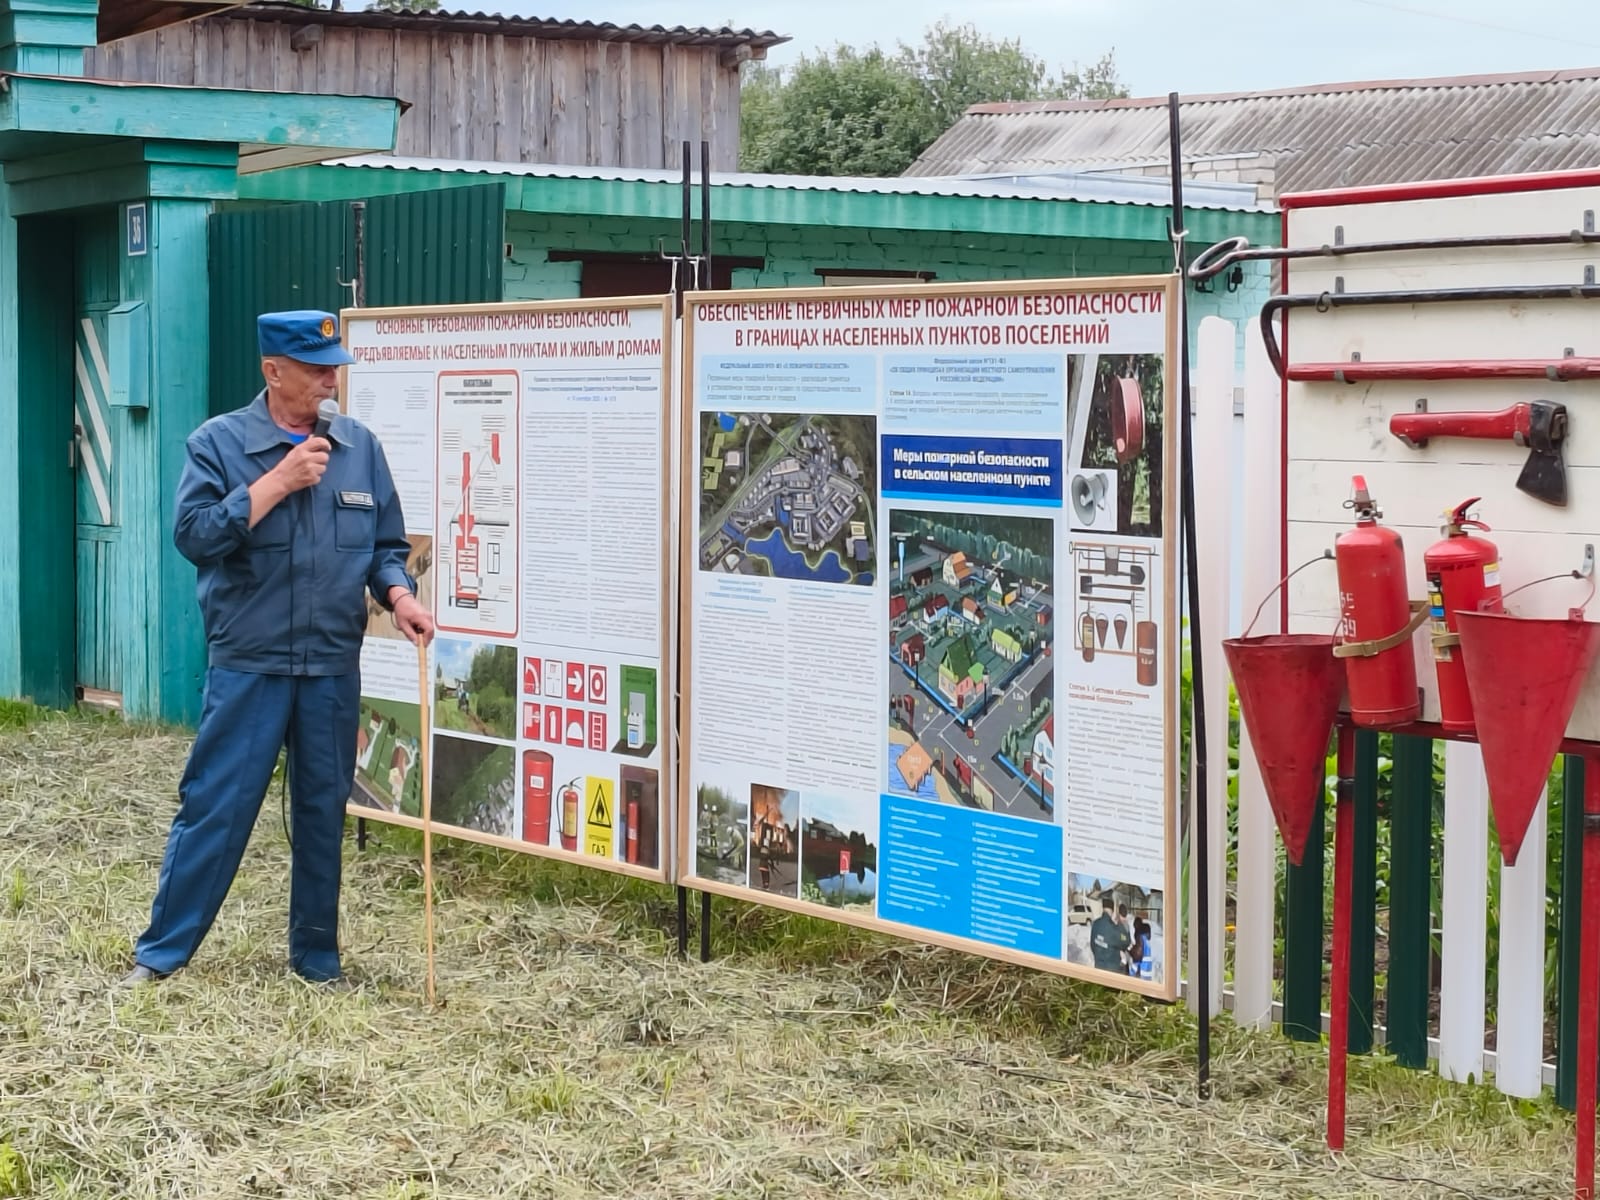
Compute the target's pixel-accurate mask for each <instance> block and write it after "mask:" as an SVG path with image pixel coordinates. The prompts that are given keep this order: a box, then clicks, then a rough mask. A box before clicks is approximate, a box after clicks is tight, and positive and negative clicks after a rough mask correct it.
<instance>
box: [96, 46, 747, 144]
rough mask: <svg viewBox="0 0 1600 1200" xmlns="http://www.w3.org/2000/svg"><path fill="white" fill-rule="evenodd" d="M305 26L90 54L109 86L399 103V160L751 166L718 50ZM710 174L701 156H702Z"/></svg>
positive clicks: (731, 81) (732, 77)
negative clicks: (305, 32)
mask: <svg viewBox="0 0 1600 1200" xmlns="http://www.w3.org/2000/svg"><path fill="white" fill-rule="evenodd" d="M294 29H295V27H294V26H293V25H289V24H286V23H282V22H276V21H251V20H240V19H238V18H213V19H207V20H199V21H189V22H185V23H182V24H178V25H169V26H167V27H166V28H164V29H158V30H154V31H152V32H150V33H145V34H140V35H138V36H136V37H130V38H124V39H122V40H120V41H116V42H110V43H107V44H106V45H103V46H97V47H93V48H91V49H89V50H87V51H85V54H84V59H85V66H84V69H85V73H86V74H87V75H89V76H91V77H94V78H100V79H122V80H140V81H149V82H159V83H174V84H192V85H197V86H202V87H227V88H251V89H256V90H262V91H295V92H309V93H314V94H320V95H366V96H372V95H377V96H398V97H399V98H400V99H402V100H405V101H407V102H409V103H410V104H411V105H412V107H411V108H410V109H408V110H407V111H406V113H405V114H404V115H402V116H401V118H400V133H399V143H398V145H397V146H396V147H395V152H396V153H397V154H403V155H413V156H417V157H422V158H455V159H478V160H491V161H497V162H544V163H563V164H569V165H575V166H595V167H640V168H663V167H665V168H673V169H675V168H677V167H678V166H679V165H680V164H681V162H682V150H681V143H682V141H683V139H684V138H688V139H690V140H692V141H694V142H696V143H698V142H699V141H700V139H702V138H705V139H707V140H709V141H710V142H711V159H712V167H713V169H714V170H719V171H732V170H736V169H737V167H738V159H739V73H738V68H737V67H724V66H722V64H721V62H720V55H721V51H720V50H718V49H717V48H716V47H685V46H651V45H635V44H630V43H615V42H598V41H596V42H580V41H541V40H538V39H535V38H524V37H506V36H504V35H501V34H481V33H423V32H409V31H406V30H394V29H349V28H340V27H334V26H324V27H323V28H322V40H321V41H320V42H319V43H318V44H316V45H314V46H311V47H308V48H307V49H305V50H299V51H297V50H292V49H290V46H289V39H290V36H291V35H292V34H293V32H294ZM696 164H697V165H698V152H697V153H696Z"/></svg>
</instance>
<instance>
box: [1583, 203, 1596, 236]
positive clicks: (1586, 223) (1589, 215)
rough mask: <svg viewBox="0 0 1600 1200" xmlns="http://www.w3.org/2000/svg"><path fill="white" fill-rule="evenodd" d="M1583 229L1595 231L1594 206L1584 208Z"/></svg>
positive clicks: (1588, 231) (1589, 231)
mask: <svg viewBox="0 0 1600 1200" xmlns="http://www.w3.org/2000/svg"><path fill="white" fill-rule="evenodd" d="M1583 231H1584V232H1585V233H1593V232H1594V209H1592V208H1586V209H1584V210H1583Z"/></svg>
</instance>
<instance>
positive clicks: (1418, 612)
mask: <svg viewBox="0 0 1600 1200" xmlns="http://www.w3.org/2000/svg"><path fill="white" fill-rule="evenodd" d="M1427 619H1428V606H1427V605H1426V604H1425V603H1423V602H1422V601H1421V600H1413V601H1411V620H1409V621H1407V622H1406V623H1405V625H1403V626H1401V628H1399V629H1397V630H1395V631H1394V632H1393V633H1391V634H1390V635H1389V636H1388V637H1382V638H1374V639H1372V640H1370V641H1365V642H1341V643H1339V644H1338V645H1337V646H1335V647H1334V648H1333V656H1334V657H1335V658H1371V657H1373V656H1374V655H1377V654H1382V653H1383V652H1384V651H1385V650H1393V649H1394V648H1395V647H1396V646H1403V645H1405V644H1406V643H1407V642H1409V641H1410V640H1411V635H1412V634H1414V633H1416V632H1417V630H1419V629H1421V628H1422V623H1423V622H1424V621H1426V620H1427Z"/></svg>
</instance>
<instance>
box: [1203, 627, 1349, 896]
mask: <svg viewBox="0 0 1600 1200" xmlns="http://www.w3.org/2000/svg"><path fill="white" fill-rule="evenodd" d="M1222 652H1223V653H1224V654H1226V655H1227V657H1228V670H1229V671H1230V672H1232V674H1233V685H1234V688H1235V689H1236V690H1237V691H1238V693H1239V716H1240V719H1241V720H1243V721H1244V725H1245V728H1246V729H1247V730H1248V731H1249V733H1250V746H1251V749H1252V750H1254V751H1255V756H1256V763H1257V764H1258V765H1259V766H1260V768H1261V781H1262V783H1263V784H1265V785H1266V789H1267V801H1268V803H1270V804H1271V805H1272V815H1273V816H1274V817H1275V818H1276V819H1277V822H1278V832H1279V833H1280V834H1282V835H1283V845H1284V849H1286V850H1287V851H1288V853H1289V861H1290V862H1292V863H1294V864H1295V865H1296V866H1299V865H1300V859H1301V856H1302V855H1304V854H1305V849H1306V838H1307V837H1308V836H1309V835H1310V833H1311V822H1312V819H1313V818H1314V817H1315V816H1316V813H1317V806H1318V805H1319V804H1321V803H1322V796H1323V788H1324V786H1325V784H1324V781H1325V779H1326V777H1327V754H1328V735H1329V734H1330V733H1331V732H1332V730H1333V721H1334V718H1335V717H1336V716H1338V713H1339V698H1340V697H1341V696H1343V695H1344V667H1343V664H1341V663H1340V662H1339V660H1338V659H1337V658H1335V657H1334V656H1333V638H1332V636H1330V635H1327V634H1320V633H1273V634H1265V635H1263V636H1261V637H1244V638H1229V639H1227V640H1225V641H1224V642H1223V643H1222Z"/></svg>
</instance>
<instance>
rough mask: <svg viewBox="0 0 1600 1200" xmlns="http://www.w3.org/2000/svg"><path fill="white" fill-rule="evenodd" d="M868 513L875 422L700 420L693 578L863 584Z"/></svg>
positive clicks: (871, 549)
mask: <svg viewBox="0 0 1600 1200" xmlns="http://www.w3.org/2000/svg"><path fill="white" fill-rule="evenodd" d="M876 512H877V422H876V420H875V419H874V418H872V417H861V416H833V415H807V414H803V413H802V414H797V413H704V414H702V416H701V421H700V554H699V558H700V568H701V570H704V571H711V572H715V573H720V574H729V575H758V576H777V577H779V578H783V579H804V580H808V581H810V582H814V583H844V584H861V585H864V586H870V585H871V583H872V581H873V577H874V572H875V570H876V560H877V549H878V536H877V530H876V528H875V526H876V515H875V514H876Z"/></svg>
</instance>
